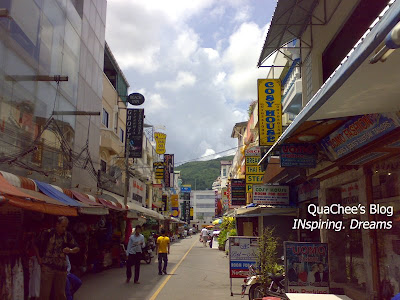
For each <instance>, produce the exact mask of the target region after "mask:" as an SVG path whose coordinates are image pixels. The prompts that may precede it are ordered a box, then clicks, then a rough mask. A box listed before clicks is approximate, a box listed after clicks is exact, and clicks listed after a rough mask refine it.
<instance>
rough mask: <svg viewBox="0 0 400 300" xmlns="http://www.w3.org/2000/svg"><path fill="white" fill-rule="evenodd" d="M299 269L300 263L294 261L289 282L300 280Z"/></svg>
mask: <svg viewBox="0 0 400 300" xmlns="http://www.w3.org/2000/svg"><path fill="white" fill-rule="evenodd" d="M298 270H299V266H298V264H297V263H294V264H293V265H292V267H291V268H290V269H289V272H288V278H289V282H297V281H298V280H299V273H298Z"/></svg>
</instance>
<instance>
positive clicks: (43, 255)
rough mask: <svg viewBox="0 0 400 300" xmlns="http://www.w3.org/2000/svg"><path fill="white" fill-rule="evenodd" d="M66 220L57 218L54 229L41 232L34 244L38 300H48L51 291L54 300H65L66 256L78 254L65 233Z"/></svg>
mask: <svg viewBox="0 0 400 300" xmlns="http://www.w3.org/2000/svg"><path fill="white" fill-rule="evenodd" d="M67 227H68V218H67V217H59V218H58V219H57V223H56V227H55V228H53V229H48V230H45V231H43V232H42V233H41V234H40V235H39V238H38V239H37V241H36V244H35V247H34V248H35V252H36V257H37V259H38V262H39V264H40V266H41V280H40V297H39V299H40V300H49V299H50V294H51V291H52V290H53V292H54V299H56V300H66V299H67V298H66V295H65V285H66V282H67V259H66V254H73V253H77V252H79V247H78V246H77V244H76V242H75V240H74V238H73V236H72V235H71V233H69V232H67Z"/></svg>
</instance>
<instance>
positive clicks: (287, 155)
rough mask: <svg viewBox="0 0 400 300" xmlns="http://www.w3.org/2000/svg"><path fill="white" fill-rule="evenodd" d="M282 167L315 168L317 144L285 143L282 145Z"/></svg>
mask: <svg viewBox="0 0 400 300" xmlns="http://www.w3.org/2000/svg"><path fill="white" fill-rule="evenodd" d="M280 157H281V159H280V160H281V167H300V168H315V166H316V164H317V148H316V147H315V144H284V145H282V147H281V156H280Z"/></svg>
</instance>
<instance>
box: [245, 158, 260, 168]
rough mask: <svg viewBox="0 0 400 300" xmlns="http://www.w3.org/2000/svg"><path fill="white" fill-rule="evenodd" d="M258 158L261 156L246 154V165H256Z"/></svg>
mask: <svg viewBox="0 0 400 300" xmlns="http://www.w3.org/2000/svg"><path fill="white" fill-rule="evenodd" d="M260 160H261V157H258V156H246V166H257V164H258V163H259V162H260Z"/></svg>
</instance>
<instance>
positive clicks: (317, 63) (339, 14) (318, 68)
mask: <svg viewBox="0 0 400 300" xmlns="http://www.w3.org/2000/svg"><path fill="white" fill-rule="evenodd" d="M339 1H340V0H329V1H320V2H319V4H318V5H317V7H316V8H315V10H314V15H315V16H318V17H319V18H320V19H321V20H323V18H324V2H326V10H327V16H328V18H329V17H330V16H332V17H331V19H330V21H329V22H328V23H327V24H326V25H324V26H318V25H316V26H312V29H311V26H308V27H307V29H306V30H305V32H304V34H303V35H302V40H303V41H305V42H306V43H308V44H312V49H311V54H310V55H311V56H310V59H311V70H312V72H311V73H312V76H311V79H312V93H311V94H312V95H314V94H315V93H316V92H317V91H318V90H319V88H320V87H321V86H322V84H323V82H322V53H323V52H324V50H325V48H326V47H327V46H328V45H329V43H330V42H331V41H332V40H333V38H335V36H336V34H337V32H338V31H339V30H340V29H341V27H342V26H343V24H344V23H345V22H346V21H347V19H348V17H349V16H350V15H351V12H352V11H353V9H354V8H355V7H356V6H357V4H358V2H359V0H346V1H340V4H339V7H338V9H337V10H336V12H335V13H334V14H333V15H332V13H333V11H334V9H335V7H336V6H337V3H338V2H339ZM311 32H312V35H311ZM311 36H312V38H311ZM303 47H306V45H305V44H304V43H303ZM308 55H309V50H308V49H303V50H302V62H303V67H302V74H303V75H302V78H303V82H302V83H303V107H304V106H305V105H306V104H307V102H308V101H309V100H310V99H308V97H307V76H306V74H307V70H306V67H305V64H306V63H305V61H306V58H307V56H308Z"/></svg>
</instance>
